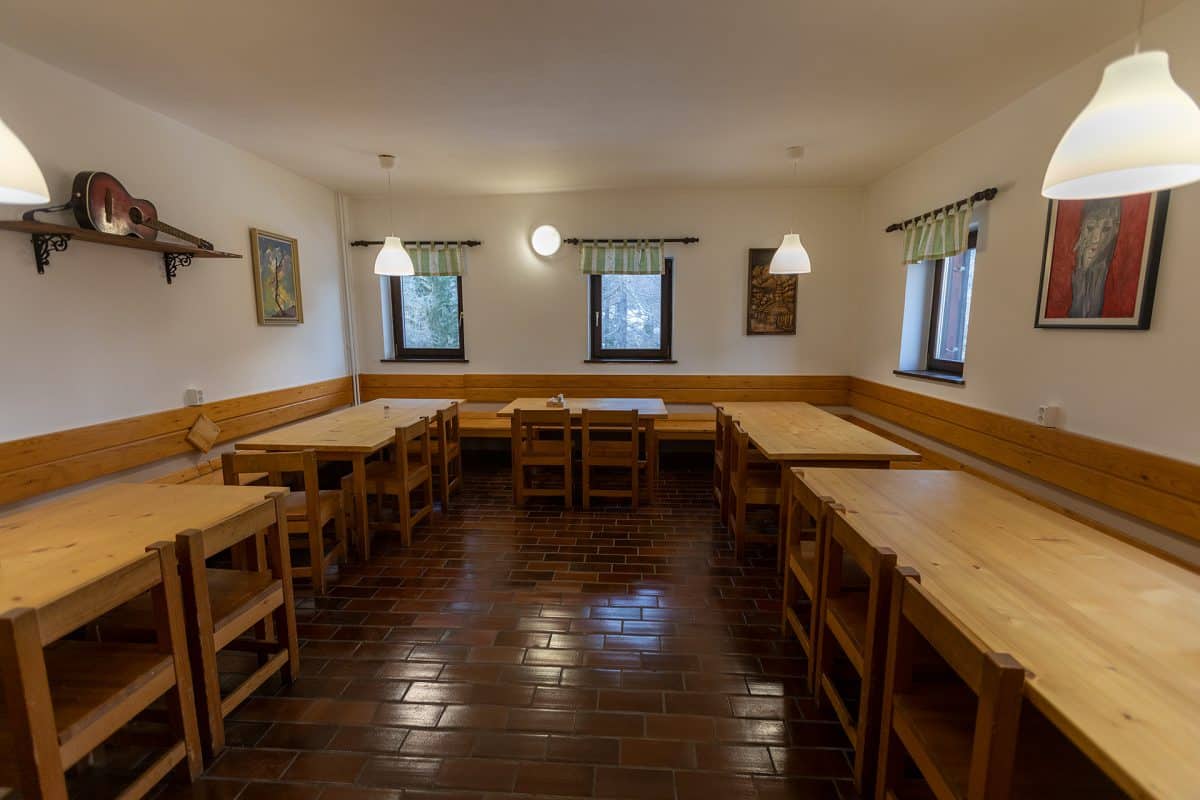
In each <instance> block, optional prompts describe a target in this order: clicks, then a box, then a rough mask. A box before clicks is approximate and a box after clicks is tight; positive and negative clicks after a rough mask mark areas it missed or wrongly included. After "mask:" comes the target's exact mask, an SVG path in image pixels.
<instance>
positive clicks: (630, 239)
mask: <svg viewBox="0 0 1200 800" xmlns="http://www.w3.org/2000/svg"><path fill="white" fill-rule="evenodd" d="M699 241H700V237H699V236H673V237H663V236H614V237H612V238H611V239H580V238H579V237H578V236H571V237H568V238H566V239H563V244H635V243H637V242H649V243H652V244H653V243H655V242H662V243H663V244H696V243H697V242H699Z"/></svg>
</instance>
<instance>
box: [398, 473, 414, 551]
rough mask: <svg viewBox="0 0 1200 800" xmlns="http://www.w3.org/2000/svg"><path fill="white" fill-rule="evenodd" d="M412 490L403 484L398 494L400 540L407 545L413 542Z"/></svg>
mask: <svg viewBox="0 0 1200 800" xmlns="http://www.w3.org/2000/svg"><path fill="white" fill-rule="evenodd" d="M411 492H412V490H411V489H409V488H408V487H405V486H401V487H400V493H399V494H397V495H396V505H397V507H398V509H399V512H398V513H399V517H400V541H401V542H402V543H403V544H404V546H405V547H408V546H409V545H411V544H412V528H413V523H412V512H411V508H410V507H411V506H412V494H411Z"/></svg>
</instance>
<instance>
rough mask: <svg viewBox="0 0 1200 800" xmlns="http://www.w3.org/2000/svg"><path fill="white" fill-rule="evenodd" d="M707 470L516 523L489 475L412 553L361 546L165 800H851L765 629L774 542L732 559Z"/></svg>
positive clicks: (700, 464)
mask: <svg viewBox="0 0 1200 800" xmlns="http://www.w3.org/2000/svg"><path fill="white" fill-rule="evenodd" d="M709 463H710V462H706V461H704V460H702V459H696V460H694V461H687V460H682V459H681V460H679V461H677V462H669V463H668V464H666V465H665V466H664V469H663V474H662V479H661V483H660V487H659V492H658V499H657V502H656V504H654V505H653V506H649V507H643V508H642V509H641V510H639V511H637V512H631V511H630V510H628V509H627V508H624V507H620V506H608V507H605V508H602V509H593V510H592V511H588V512H584V511H579V510H576V511H574V512H567V513H564V512H563V511H562V510H561V508H560V507H556V506H553V505H545V506H537V507H529V508H527V509H521V510H518V509H514V508H513V506H512V500H511V497H512V496H511V489H510V482H509V474H508V469H507V466H505V465H503V464H492V463H489V462H487V461H486V460H483V459H479V458H477V459H475V460H473V461H471V462H469V463H468V470H467V481H466V489H465V492H464V494H463V495H462V496H461V497H460V498H459V500H458V502H457V503H455V504H453V505H452V507H451V509H450V511H449V512H448V513H446V514H439V515H436V516H435V518H434V520H433V523H432V524H428V525H425V526H423V527H422V528H421V529H419V531H418V533H417V535H416V536H415V539H414V543H413V546H412V548H411V549H409V550H404V549H402V548H401V547H399V546H398V545H397V544H395V543H394V542H390V541H388V540H387V539H377V540H376V541H377V542H378V549H377V551H376V552H377V553H378V557H377V558H375V559H374V560H373V562H372V563H371V564H369V565H351V566H349V567H346V568H344V569H343V571H342V575H341V576H340V580H339V581H338V582H337V583H336V585H335V586H334V587H333V588H332V590H331V591H330V592H329V594H328V596H327V597H325V598H320V599H314V598H313V597H312V596H311V595H309V594H307V593H304V592H301V594H300V600H299V604H300V611H299V613H300V620H299V621H300V635H301V637H302V638H303V639H304V643H303V649H302V651H301V652H302V656H301V658H302V660H301V667H302V674H303V677H302V678H301V679H300V680H299V681H298V682H297V683H296V684H294V685H293V686H291V687H287V688H281V687H279V686H276V687H275V688H274V689H272V690H271V691H270V692H267V693H264V694H260V695H259V696H255V697H253V698H251V699H250V700H249V701H247V703H246V704H245V705H243V707H242V708H241V709H239V710H238V711H237V712H235V714H234V715H233V717H232V720H231V724H230V726H229V740H230V744H231V747H230V748H229V749H228V750H227V751H226V752H225V753H224V754H223V755H222V756H221V758H220V759H219V760H218V761H217V762H216V763H215V764H213V765H212V766H211V767H210V768H209V770H208V771H207V773H206V776H205V778H204V779H203V780H202V781H200V782H199V783H198V784H196V785H194V786H190V787H179V788H172V789H170V790H169V791H168V792H167V793H166V794H167V796H170V797H203V798H230V799H232V798H238V799H239V800H253V798H258V797H271V798H281V799H282V798H319V799H320V800H351V799H357V798H362V800H367V799H368V798H371V799H374V798H379V799H380V800H382V799H383V798H398V797H401V796H403V797H407V798H483V797H488V798H493V797H499V796H508V795H537V796H555V797H558V796H562V797H601V798H647V799H648V800H657V799H658V798H662V799H663V800H676V799H677V800H689V799H690V798H703V800H725V799H726V798H754V797H762V798H784V797H791V798H831V799H832V800H839V799H840V798H847V797H851V796H853V790H852V788H851V786H850V783H849V776H850V769H849V762H848V760H847V755H848V753H847V750H846V747H847V744H846V740H845V739H844V737H843V736H842V734H841V732H840V730H839V729H838V728H837V727H836V725H835V724H834V723H832V722H829V721H827V720H817V719H812V718H811V713H812V712H811V704H810V703H808V702H807V701H806V699H805V697H804V686H803V679H802V677H801V676H802V675H803V668H804V661H803V655H802V653H801V652H800V651H799V648H798V646H797V645H796V644H795V643H793V642H790V641H786V640H784V639H782V638H781V636H780V633H779V627H778V619H779V617H778V613H779V595H780V584H779V580H778V579H777V577H776V575H775V573H774V553H773V551H764V550H759V551H751V555H750V558H749V560H747V562H745V563H738V562H736V561H735V560H734V559H733V557H732V548H731V544H730V539H729V536H728V534H727V533H726V532H725V530H724V528H722V526H721V525H720V524H719V523H718V521H717V515H716V513H715V511H714V508H713V504H712V501H711V496H710V493H709V480H710V472H709V470H710V467H709V466H708V464H709Z"/></svg>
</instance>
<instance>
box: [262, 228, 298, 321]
mask: <svg viewBox="0 0 1200 800" xmlns="http://www.w3.org/2000/svg"><path fill="white" fill-rule="evenodd" d="M250 259H251V262H252V263H253V267H254V300H255V303H256V305H257V306H258V324H259V325H297V324H299V323H301V322H304V304H303V303H302V301H301V298H300V252H299V247H298V246H297V244H296V240H295V239H293V238H291V237H290V236H281V235H280V234H278V233H270V232H268V231H262V230H259V229H258V228H251V229H250Z"/></svg>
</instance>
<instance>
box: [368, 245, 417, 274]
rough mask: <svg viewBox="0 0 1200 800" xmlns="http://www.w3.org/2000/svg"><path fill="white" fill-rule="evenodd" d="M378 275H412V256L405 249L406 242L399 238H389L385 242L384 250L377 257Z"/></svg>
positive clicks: (376, 271) (376, 267)
mask: <svg viewBox="0 0 1200 800" xmlns="http://www.w3.org/2000/svg"><path fill="white" fill-rule="evenodd" d="M375 274H376V275H412V274H413V262H412V256H410V255H409V254H408V251H407V250H405V249H404V242H403V241H401V240H400V237H399V236H389V237H387V238H386V239H384V240H383V249H382V250H380V251H379V255H377V256H375Z"/></svg>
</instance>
